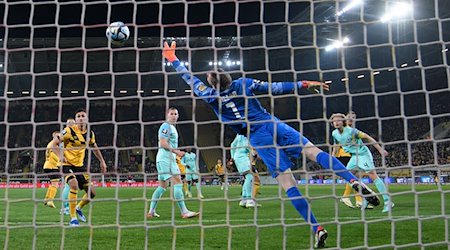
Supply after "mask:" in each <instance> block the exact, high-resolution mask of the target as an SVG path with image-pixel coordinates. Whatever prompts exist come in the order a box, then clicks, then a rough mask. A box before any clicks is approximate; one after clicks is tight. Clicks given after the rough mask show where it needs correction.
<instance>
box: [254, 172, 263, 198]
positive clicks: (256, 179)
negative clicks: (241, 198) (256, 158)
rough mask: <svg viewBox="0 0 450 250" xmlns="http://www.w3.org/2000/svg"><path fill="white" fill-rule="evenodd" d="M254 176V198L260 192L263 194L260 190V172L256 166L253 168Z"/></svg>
mask: <svg viewBox="0 0 450 250" xmlns="http://www.w3.org/2000/svg"><path fill="white" fill-rule="evenodd" d="M252 176H253V182H252V197H253V199H255V198H256V196H257V195H258V194H261V192H260V191H259V190H260V188H261V179H260V178H259V173H258V171H257V170H256V168H255V169H253V173H252Z"/></svg>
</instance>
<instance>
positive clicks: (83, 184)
mask: <svg viewBox="0 0 450 250" xmlns="http://www.w3.org/2000/svg"><path fill="white" fill-rule="evenodd" d="M77 181H78V188H79V189H80V190H84V192H85V193H84V195H83V198H82V199H81V200H80V202H78V204H77V206H76V207H75V211H76V212H77V215H78V218H79V219H80V220H81V221H82V222H86V216H85V215H84V214H83V211H82V209H83V207H84V206H86V205H87V204H89V202H91V199H94V197H95V195H96V194H97V193H96V191H95V186H94V185H92V183H91V182H90V177H89V175H88V174H86V173H84V174H79V175H77Z"/></svg>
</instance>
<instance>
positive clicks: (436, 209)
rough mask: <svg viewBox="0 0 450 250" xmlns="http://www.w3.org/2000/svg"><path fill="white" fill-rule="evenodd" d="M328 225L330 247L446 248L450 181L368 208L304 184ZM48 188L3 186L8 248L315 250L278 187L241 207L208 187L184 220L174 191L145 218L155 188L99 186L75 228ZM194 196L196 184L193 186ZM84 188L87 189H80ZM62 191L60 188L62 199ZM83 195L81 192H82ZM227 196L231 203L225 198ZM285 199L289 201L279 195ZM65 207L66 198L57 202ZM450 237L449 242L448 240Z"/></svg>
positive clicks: (234, 197)
mask: <svg viewBox="0 0 450 250" xmlns="http://www.w3.org/2000/svg"><path fill="white" fill-rule="evenodd" d="M300 190H301V192H302V194H303V195H305V196H307V197H309V198H310V202H311V205H312V209H313V211H314V214H315V215H316V217H317V219H318V220H319V222H321V224H322V225H323V226H325V228H326V229H327V230H328V233H329V237H328V240H327V247H330V248H337V249H342V248H354V249H362V248H377V249H393V248H395V246H396V247H399V248H403V249H424V248H425V249H447V247H448V244H449V242H448V236H446V234H448V233H449V231H450V228H449V227H450V226H449V224H450V216H449V215H450V186H445V185H444V186H442V188H441V189H439V188H438V187H437V186H434V185H395V184H394V185H390V186H389V190H390V192H391V194H392V197H393V201H394V203H395V208H394V209H393V211H392V213H391V214H383V213H381V209H382V206H379V207H377V208H375V209H373V210H366V211H364V212H362V211H360V210H358V209H350V208H347V207H346V206H344V205H343V204H342V203H340V202H339V199H338V197H339V195H341V194H342V192H343V190H344V186H343V185H336V186H331V185H309V186H307V187H305V186H300ZM45 191H46V190H45V189H35V190H33V189H9V190H5V189H1V190H0V247H4V248H5V249H32V248H35V249H77V250H79V249H89V248H91V249H118V248H119V249H170V248H176V249H199V248H201V247H203V248H204V249H227V248H231V249H255V248H258V249H283V248H285V249H310V248H312V245H313V234H312V232H311V229H310V226H309V225H307V224H306V223H305V222H304V220H303V219H302V218H300V217H299V215H298V214H297V212H296V210H295V209H294V208H293V207H292V206H291V204H290V201H289V200H286V196H285V194H284V192H281V191H279V189H278V187H277V186H263V187H262V188H261V192H262V194H261V195H260V196H259V203H260V204H261V205H262V206H261V207H259V208H257V209H243V208H241V207H239V206H238V202H239V194H240V187H238V186H232V187H230V189H229V190H228V192H227V193H224V191H221V190H220V188H219V187H218V186H207V187H203V193H204V195H205V199H204V200H202V201H200V200H198V199H194V198H193V199H187V201H186V204H187V207H188V208H189V209H190V210H193V211H201V213H202V214H201V217H200V218H195V219H188V220H186V219H181V216H180V212H179V209H178V207H177V206H176V205H174V204H173V203H172V201H170V200H169V198H168V197H169V192H166V193H165V194H164V196H163V197H164V199H163V200H162V201H161V202H160V203H159V204H158V209H157V211H158V213H159V214H160V215H161V218H155V219H152V220H151V221H149V220H146V218H145V214H146V212H147V208H148V206H149V199H150V197H151V194H152V191H153V189H152V188H148V189H143V188H117V189H116V188H99V189H97V197H96V198H95V200H94V202H92V203H91V204H90V205H88V206H86V207H85V208H84V209H83V211H84V212H85V214H86V216H87V217H88V222H87V223H81V222H80V223H81V226H80V227H78V228H70V227H68V222H69V218H68V216H62V215H60V214H59V209H51V208H47V207H44V205H43V201H42V199H43V197H44V195H45ZM193 191H194V194H195V188H193ZM81 193H83V192H81ZM59 195H60V192H58V197H59ZM79 197H81V195H80V194H79ZM226 197H228V200H227V199H226ZM280 197H282V199H280ZM55 204H57V205H58V206H59V207H60V206H61V202H60V201H57V202H55ZM446 238H447V241H446ZM421 246H422V247H423V248H421Z"/></svg>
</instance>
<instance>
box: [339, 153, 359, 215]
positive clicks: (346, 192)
mask: <svg viewBox="0 0 450 250" xmlns="http://www.w3.org/2000/svg"><path fill="white" fill-rule="evenodd" d="M336 158H337V159H338V160H339V161H340V162H341V163H342V164H343V165H344V166H345V165H347V163H348V162H349V160H350V157H349V156H342V157H336ZM353 192H354V190H353V188H352V186H350V184H348V183H347V184H345V190H344V193H343V194H342V198H341V199H340V201H341V202H342V203H344V205H346V206H347V207H350V208H355V206H353V203H352V201H351V200H350V195H351V194H353Z"/></svg>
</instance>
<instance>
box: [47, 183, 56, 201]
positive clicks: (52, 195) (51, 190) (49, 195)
mask: <svg viewBox="0 0 450 250" xmlns="http://www.w3.org/2000/svg"><path fill="white" fill-rule="evenodd" d="M57 191H58V188H56V187H55V186H50V187H48V189H47V193H46V194H45V200H46V201H52V200H53V199H55V196H56V192H57Z"/></svg>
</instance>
